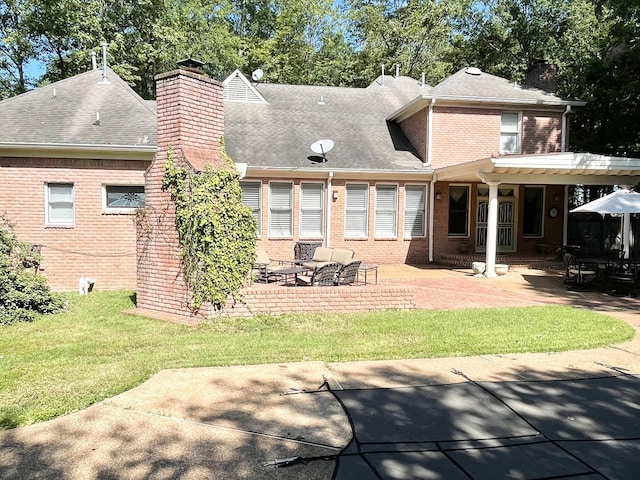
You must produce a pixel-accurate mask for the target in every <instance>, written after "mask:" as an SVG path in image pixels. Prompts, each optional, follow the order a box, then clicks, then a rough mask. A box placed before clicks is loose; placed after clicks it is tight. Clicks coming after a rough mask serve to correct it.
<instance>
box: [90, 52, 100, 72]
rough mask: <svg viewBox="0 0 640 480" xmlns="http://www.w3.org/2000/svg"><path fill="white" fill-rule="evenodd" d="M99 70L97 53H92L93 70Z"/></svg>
mask: <svg viewBox="0 0 640 480" xmlns="http://www.w3.org/2000/svg"><path fill="white" fill-rule="evenodd" d="M97 69H98V61H97V60H96V52H91V70H97Z"/></svg>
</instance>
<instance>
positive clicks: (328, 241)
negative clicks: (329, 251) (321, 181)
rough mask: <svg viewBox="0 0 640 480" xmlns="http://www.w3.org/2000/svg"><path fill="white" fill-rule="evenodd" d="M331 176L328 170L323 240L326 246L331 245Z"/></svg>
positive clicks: (331, 173)
mask: <svg viewBox="0 0 640 480" xmlns="http://www.w3.org/2000/svg"><path fill="white" fill-rule="evenodd" d="M332 178H333V172H329V176H328V177H327V228H326V237H327V241H326V242H325V246H326V247H327V248H330V247H331V202H332V201H333V188H332V186H331V179H332Z"/></svg>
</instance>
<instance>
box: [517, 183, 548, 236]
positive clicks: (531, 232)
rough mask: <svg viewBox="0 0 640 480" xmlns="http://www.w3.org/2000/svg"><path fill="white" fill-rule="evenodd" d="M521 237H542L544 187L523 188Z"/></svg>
mask: <svg viewBox="0 0 640 480" xmlns="http://www.w3.org/2000/svg"><path fill="white" fill-rule="evenodd" d="M523 201H524V209H523V217H522V236H524V237H542V225H543V222H542V219H543V215H544V187H530V186H525V187H524V200H523Z"/></svg>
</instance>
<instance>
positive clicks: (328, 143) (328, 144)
mask: <svg viewBox="0 0 640 480" xmlns="http://www.w3.org/2000/svg"><path fill="white" fill-rule="evenodd" d="M332 148H333V140H329V139H325V140H318V141H317V142H313V143H312V144H311V151H312V152H313V153H320V154H322V159H323V161H325V162H326V161H327V158H326V156H325V154H326V153H327V152H329V151H331V149H332Z"/></svg>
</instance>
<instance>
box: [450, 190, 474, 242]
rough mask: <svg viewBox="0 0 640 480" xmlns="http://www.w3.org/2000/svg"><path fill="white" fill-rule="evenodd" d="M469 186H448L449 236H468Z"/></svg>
mask: <svg viewBox="0 0 640 480" xmlns="http://www.w3.org/2000/svg"><path fill="white" fill-rule="evenodd" d="M469 200H470V199H469V186H468V185H450V186H449V222H448V225H449V226H448V234H449V236H450V237H468V236H469Z"/></svg>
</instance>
